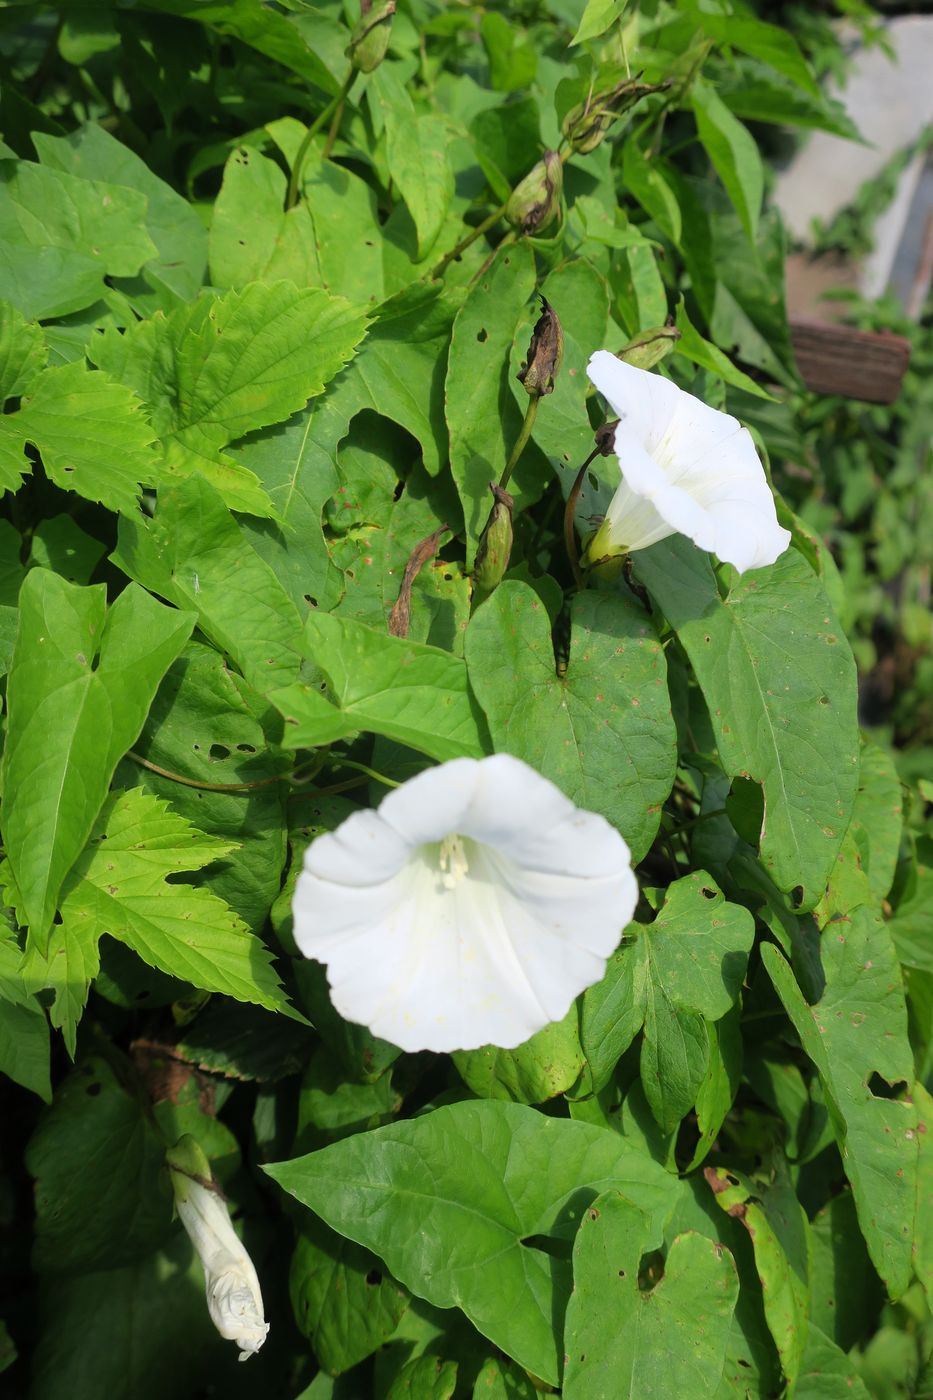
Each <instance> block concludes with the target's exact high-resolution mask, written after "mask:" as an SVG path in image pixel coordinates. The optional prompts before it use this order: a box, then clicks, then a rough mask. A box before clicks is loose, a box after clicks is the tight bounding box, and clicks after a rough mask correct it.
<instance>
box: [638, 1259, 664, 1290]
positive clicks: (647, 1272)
mask: <svg viewBox="0 0 933 1400" xmlns="http://www.w3.org/2000/svg"><path fill="white" fill-rule="evenodd" d="M663 1277H664V1255H663V1254H662V1253H661V1251H660V1250H659V1249H652V1250H651V1251H650V1253H648V1254H644V1255H642V1260H641V1263H640V1264H639V1266H638V1287H639V1289H640V1291H641V1292H642V1293H650V1292H651V1290H652V1288H655V1287H656V1286H657V1284H659V1283H660V1282H661V1280H662V1278H663Z"/></svg>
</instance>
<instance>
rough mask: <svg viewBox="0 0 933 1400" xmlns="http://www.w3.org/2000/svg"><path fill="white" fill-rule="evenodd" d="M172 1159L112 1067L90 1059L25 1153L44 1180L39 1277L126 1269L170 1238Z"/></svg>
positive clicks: (36, 1253)
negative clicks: (168, 1170)
mask: <svg viewBox="0 0 933 1400" xmlns="http://www.w3.org/2000/svg"><path fill="white" fill-rule="evenodd" d="M164 1158H165V1144H164V1143H163V1141H162V1138H161V1136H160V1134H159V1133H158V1131H157V1130H156V1127H155V1125H154V1123H153V1122H152V1120H151V1119H150V1117H149V1115H148V1114H147V1113H146V1111H145V1109H144V1106H143V1104H142V1102H141V1101H140V1099H139V1098H138V1097H137V1096H136V1095H134V1094H131V1093H129V1092H128V1091H127V1089H126V1088H124V1086H123V1085H122V1084H121V1083H120V1082H119V1080H118V1078H117V1075H116V1073H115V1072H114V1069H113V1068H112V1066H111V1065H110V1063H109V1062H108V1061H107V1060H106V1059H104V1058H103V1057H100V1056H92V1057H89V1058H88V1059H86V1060H84V1061H82V1063H81V1064H80V1065H79V1066H78V1068H77V1069H74V1070H72V1071H71V1073H70V1074H69V1075H68V1076H67V1078H66V1079H65V1080H64V1081H63V1082H62V1083H61V1084H60V1085H59V1087H58V1089H57V1091H56V1094H55V1099H54V1101H53V1103H52V1106H51V1108H49V1109H47V1110H46V1111H45V1113H44V1114H43V1116H42V1118H41V1119H40V1121H39V1126H38V1127H37V1129H36V1131H35V1132H34V1133H33V1135H32V1138H31V1139H30V1141H29V1145H28V1147H27V1148H26V1158H25V1160H26V1166H27V1168H28V1170H29V1172H30V1173H31V1175H32V1176H33V1177H35V1178H36V1183H35V1193H36V1244H35V1248H34V1250H33V1267H34V1268H35V1269H36V1270H37V1272H39V1273H43V1274H44V1273H52V1274H82V1275H83V1274H86V1273H88V1272H89V1271H91V1270H93V1269H110V1268H119V1267H120V1266H121V1265H124V1264H128V1263H131V1262H132V1261H133V1260H135V1259H139V1258H141V1257H142V1256H144V1255H146V1254H148V1253H149V1251H150V1250H152V1249H154V1248H155V1247H156V1245H158V1244H160V1243H161V1242H162V1241H163V1240H165V1238H166V1237H167V1236H168V1235H169V1234H170V1233H171V1230H172V1200H171V1191H170V1190H169V1187H168V1183H167V1181H166V1180H165V1177H164V1173H163V1164H164ZM78 1162H80V1163H81V1164H82V1169H81V1170H80V1171H79V1170H76V1169H75V1164H76V1163H78Z"/></svg>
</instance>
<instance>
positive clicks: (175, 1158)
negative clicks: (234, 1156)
mask: <svg viewBox="0 0 933 1400" xmlns="http://www.w3.org/2000/svg"><path fill="white" fill-rule="evenodd" d="M166 1162H167V1164H168V1168H169V1175H170V1177H171V1180H172V1189H173V1190H174V1192H175V1207H176V1209H177V1211H178V1218H179V1219H180V1221H181V1223H182V1224H183V1225H184V1227H185V1229H186V1230H187V1232H188V1237H189V1239H190V1240H191V1243H192V1244H193V1245H194V1247H195V1250H196V1251H197V1255H198V1258H199V1259H200V1261H201V1266H202V1268H203V1269H204V1282H205V1287H206V1291H207V1308H208V1311H209V1313H210V1315H211V1321H212V1322H213V1324H214V1326H215V1327H216V1328H217V1331H218V1332H219V1333H220V1335H221V1336H222V1337H224V1338H225V1339H226V1340H227V1341H230V1342H236V1344H237V1346H238V1347H239V1348H240V1352H241V1355H240V1360H241V1361H245V1360H246V1358H247V1357H248V1356H252V1354H253V1353H254V1352H256V1351H258V1350H259V1348H260V1347H261V1346H262V1344H263V1342H264V1341H265V1340H266V1335H267V1334H268V1331H269V1324H268V1322H266V1320H265V1317H264V1316H263V1308H262V1293H261V1292H260V1289H259V1279H258V1277H257V1275H256V1270H255V1269H254V1267H253V1261H252V1260H251V1259H250V1257H249V1255H248V1254H247V1252H246V1250H245V1249H244V1247H243V1244H242V1242H241V1240H240V1238H239V1236H238V1235H237V1233H236V1231H235V1230H234V1228H233V1224H232V1222H231V1220H230V1213H229V1211H228V1210H227V1206H226V1202H225V1201H224V1198H223V1196H222V1195H221V1194H220V1192H219V1191H218V1189H217V1188H216V1187H215V1186H214V1184H213V1181H212V1180H211V1175H210V1165H209V1163H208V1161H207V1158H206V1157H205V1156H204V1153H203V1152H202V1151H201V1148H200V1147H199V1146H198V1144H197V1142H195V1140H194V1138H192V1137H190V1136H188V1135H186V1136H185V1137H183V1138H180V1139H179V1141H178V1142H177V1143H176V1144H175V1146H174V1147H173V1148H171V1149H170V1151H169V1152H168V1153H166Z"/></svg>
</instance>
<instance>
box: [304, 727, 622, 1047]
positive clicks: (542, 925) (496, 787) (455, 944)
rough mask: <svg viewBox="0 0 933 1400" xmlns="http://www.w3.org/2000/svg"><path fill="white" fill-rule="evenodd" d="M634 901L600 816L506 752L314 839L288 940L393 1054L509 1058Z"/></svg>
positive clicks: (549, 1014) (444, 772) (448, 767)
mask: <svg viewBox="0 0 933 1400" xmlns="http://www.w3.org/2000/svg"><path fill="white" fill-rule="evenodd" d="M637 897H638V891H637V886H636V883H635V877H634V875H633V873H632V868H631V862H630V858H629V850H628V847H627V845H626V844H625V842H624V840H623V839H622V837H621V836H620V835H619V833H618V832H617V831H616V830H614V828H613V827H611V826H610V825H609V823H608V822H607V821H606V820H605V819H604V818H603V817H600V816H597V815H596V814H595V813H593V812H585V811H581V810H580V809H579V808H578V807H575V806H574V804H573V803H572V802H571V801H570V800H569V799H568V798H566V797H565V796H564V795H563V793H562V792H560V790H559V789H558V788H556V787H555V786H554V784H553V783H551V782H548V780H547V779H546V778H543V777H541V775H540V774H539V773H536V772H535V771H534V769H532V768H529V767H528V765H527V764H525V763H522V762H521V761H520V760H519V759H517V758H511V757H510V756H509V755H508V754H497V755H495V757H493V758H484V759H479V760H476V759H470V758H457V759H454V760H453V761H452V762H449V763H442V764H440V765H439V766H438V767H437V768H431V769H428V770H427V771H425V772H424V773H420V774H419V775H418V776H417V777H416V778H412V779H410V781H408V782H407V783H404V784H403V785H402V786H401V787H399V788H397V789H396V790H395V791H394V792H391V793H390V794H389V795H388V797H386V798H384V799H383V801H382V803H381V804H380V806H379V808H378V810H376V811H362V812H355V813H354V814H353V816H351V817H349V818H348V819H347V820H346V821H345V822H344V823H343V824H342V825H341V826H340V827H338V828H337V830H336V831H334V832H330V833H327V834H326V835H323V836H319V837H318V838H317V840H316V841H313V842H312V843H311V845H310V846H309V847H308V850H307V853H306V855H305V863H304V870H303V872H302V874H301V875H300V876H299V878H298V885H297V888H296V891H295V899H294V905H293V909H294V919H295V922H294V931H295V940H296V942H297V943H298V946H299V947H300V948H301V951H302V952H303V953H304V954H305V955H306V956H307V957H311V958H317V959H319V960H320V961H321V962H323V963H326V964H327V975H328V980H329V982H330V987H331V997H332V1000H333V1003H334V1006H335V1007H336V1008H337V1010H338V1011H339V1012H340V1014H341V1015H342V1016H344V1017H346V1019H347V1020H349V1021H356V1022H360V1023H362V1024H363V1025H366V1026H369V1028H370V1029H371V1030H372V1031H373V1032H374V1033H375V1034H376V1035H379V1036H382V1037H383V1038H384V1039H386V1040H389V1041H391V1042H392V1043H393V1044H395V1045H399V1046H401V1047H402V1049H404V1050H472V1049H475V1048H477V1047H478V1046H481V1045H488V1044H492V1045H498V1046H501V1047H503V1048H506V1049H509V1048H512V1047H514V1046H516V1045H520V1044H521V1043H522V1042H523V1041H525V1040H527V1039H528V1037H529V1036H531V1035H533V1034H534V1032H535V1031H538V1030H540V1029H541V1028H542V1026H545V1025H547V1024H548V1022H550V1021H557V1020H560V1018H561V1017H563V1016H564V1015H565V1014H566V1012H567V1010H568V1009H569V1007H570V1003H571V1002H572V1001H573V999H574V997H576V996H577V995H578V994H579V993H580V992H581V991H583V989H584V987H588V986H589V985H590V984H591V983H593V982H596V981H598V980H599V978H600V977H601V976H602V975H603V971H604V969H605V963H606V958H607V957H608V955H609V954H610V953H611V952H612V950H613V949H614V948H615V947H616V945H617V944H618V942H619V938H620V936H621V933H622V930H623V928H624V927H625V925H626V924H627V923H628V921H629V920H630V918H631V917H632V914H633V912H634V909H635V904H636V900H637Z"/></svg>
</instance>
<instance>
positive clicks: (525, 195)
mask: <svg viewBox="0 0 933 1400" xmlns="http://www.w3.org/2000/svg"><path fill="white" fill-rule="evenodd" d="M563 188H564V165H563V162H562V160H561V158H560V156H559V155H558V154H557V152H556V151H545V152H544V155H543V156H542V157H541V159H540V160H539V161H538V164H537V165H536V166H535V167H534V169H533V170H532V171H530V172H529V174H527V175H526V176H525V178H524V180H520V181H519V182H518V184H517V185H516V186H515V188H514V190H513V191H512V193H511V195H510V197H509V202H508V204H507V205H506V206H505V217H506V218H507V219H508V221H509V223H511V224H514V226H515V227H516V228H518V229H521V231H522V233H540V232H541V230H542V229H545V228H547V226H548V224H550V223H553V221H554V220H555V219H556V218H557V214H558V210H559V209H560V196H561V192H562V190H563Z"/></svg>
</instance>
